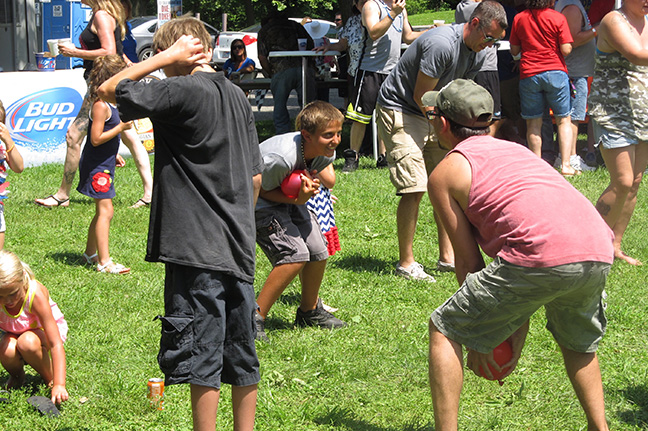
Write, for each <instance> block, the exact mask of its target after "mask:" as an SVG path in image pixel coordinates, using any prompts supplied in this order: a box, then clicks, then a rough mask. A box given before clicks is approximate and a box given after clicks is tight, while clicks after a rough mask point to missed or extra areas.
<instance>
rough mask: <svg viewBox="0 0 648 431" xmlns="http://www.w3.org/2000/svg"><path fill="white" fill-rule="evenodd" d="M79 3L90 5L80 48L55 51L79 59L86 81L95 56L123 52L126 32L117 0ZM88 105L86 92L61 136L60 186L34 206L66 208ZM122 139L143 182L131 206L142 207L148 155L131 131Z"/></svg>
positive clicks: (149, 182) (147, 197)
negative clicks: (62, 156) (140, 194)
mask: <svg viewBox="0 0 648 431" xmlns="http://www.w3.org/2000/svg"><path fill="white" fill-rule="evenodd" d="M81 2H82V3H83V4H85V5H87V6H90V7H91V8H92V17H91V18H90V22H88V26H87V27H86V28H85V30H83V32H82V33H81V35H80V37H79V41H80V43H81V46H82V48H77V47H75V46H74V44H72V43H69V42H68V43H63V44H59V52H60V53H61V54H62V55H64V56H66V57H78V58H82V59H83V67H84V68H85V73H84V75H83V76H84V77H85V78H86V80H87V79H88V76H90V71H91V70H92V66H93V63H94V60H95V59H97V58H98V57H101V56H104V55H110V54H119V55H120V56H121V55H122V54H123V50H122V43H121V41H122V35H123V34H126V30H125V27H126V26H125V13H124V8H123V6H122V5H121V2H120V1H119V0H81ZM90 106H91V102H90V100H89V99H88V97H87V95H86V97H85V98H84V99H83V103H82V105H81V108H80V110H79V113H78V114H77V116H76V118H75V119H74V121H73V122H72V124H71V125H70V127H69V128H68V131H67V134H66V136H65V141H66V144H67V150H66V154H65V162H64V164H63V180H62V181H61V186H60V187H59V189H58V190H57V191H56V192H55V193H53V194H51V195H49V196H47V197H45V198H42V199H34V202H35V203H36V204H37V205H40V206H43V207H46V208H54V207H67V206H69V205H70V191H71V190H72V183H73V182H74V177H75V175H76V171H77V169H78V167H79V156H80V154H81V143H82V142H83V138H84V137H85V136H86V134H87V133H88V120H89V112H90ZM122 141H123V142H124V144H125V145H126V146H127V147H128V149H129V150H130V151H131V154H133V158H134V159H135V164H136V165H137V169H138V171H139V174H140V176H141V178H142V183H143V185H144V195H143V196H142V198H141V199H140V200H139V201H138V202H137V203H136V204H135V207H138V206H146V205H148V204H149V203H150V201H151V192H152V188H153V179H152V177H151V166H150V161H149V157H148V154H147V152H146V149H144V146H143V145H142V143H141V142H140V141H139V139H138V137H137V133H136V132H135V131H134V130H132V131H131V130H128V131H125V132H124V133H123V134H122Z"/></svg>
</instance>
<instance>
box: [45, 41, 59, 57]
mask: <svg viewBox="0 0 648 431" xmlns="http://www.w3.org/2000/svg"><path fill="white" fill-rule="evenodd" d="M58 44H59V40H58V39H47V46H48V47H49V52H50V54H51V55H52V57H56V56H57V55H59V50H58Z"/></svg>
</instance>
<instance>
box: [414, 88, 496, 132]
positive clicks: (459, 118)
mask: <svg viewBox="0 0 648 431" xmlns="http://www.w3.org/2000/svg"><path fill="white" fill-rule="evenodd" d="M421 102H423V106H429V107H432V106H433V107H436V108H437V109H438V110H439V111H441V113H443V115H444V116H445V117H447V118H449V119H451V120H452V121H454V122H455V123H457V124H460V125H462V126H466V127H470V128H473V129H480V128H485V127H488V126H490V124H491V122H492V119H493V98H492V96H491V95H490V93H489V92H488V90H486V89H485V88H484V87H482V86H481V85H479V84H476V83H475V82H474V81H471V80H469V79H455V80H454V81H452V82H450V83H449V84H447V85H446V86H445V87H443V88H442V89H441V90H439V91H428V92H427V93H425V94H424V95H423V97H421Z"/></svg>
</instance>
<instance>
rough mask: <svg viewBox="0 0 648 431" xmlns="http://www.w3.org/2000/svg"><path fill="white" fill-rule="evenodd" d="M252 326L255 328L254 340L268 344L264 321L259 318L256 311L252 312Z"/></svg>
mask: <svg viewBox="0 0 648 431" xmlns="http://www.w3.org/2000/svg"><path fill="white" fill-rule="evenodd" d="M254 326H255V327H256V339H257V340H258V341H264V342H266V343H267V342H269V341H270V339H269V338H268V336H267V335H266V333H265V319H264V318H263V317H261V315H260V314H259V312H258V311H255V312H254Z"/></svg>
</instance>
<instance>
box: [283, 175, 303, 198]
mask: <svg viewBox="0 0 648 431" xmlns="http://www.w3.org/2000/svg"><path fill="white" fill-rule="evenodd" d="M305 173H306V171H304V170H303V169H296V170H294V171H292V172H291V173H290V175H288V176H287V177H286V178H284V180H283V181H282V182H281V191H282V192H283V194H284V195H286V196H287V197H289V198H290V199H295V198H296V197H297V196H299V190H300V189H301V184H302V180H301V174H305Z"/></svg>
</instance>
